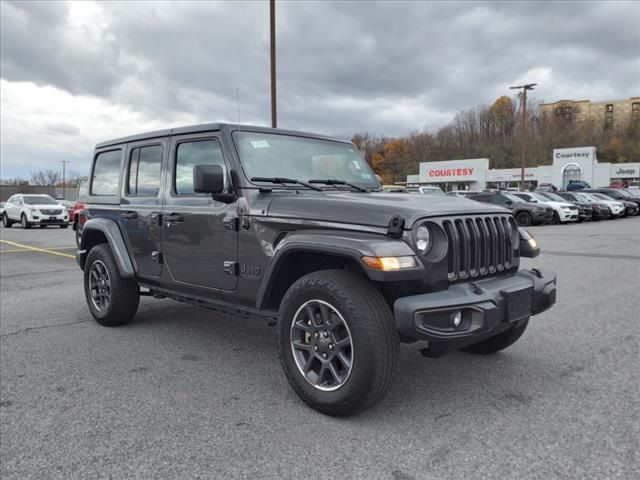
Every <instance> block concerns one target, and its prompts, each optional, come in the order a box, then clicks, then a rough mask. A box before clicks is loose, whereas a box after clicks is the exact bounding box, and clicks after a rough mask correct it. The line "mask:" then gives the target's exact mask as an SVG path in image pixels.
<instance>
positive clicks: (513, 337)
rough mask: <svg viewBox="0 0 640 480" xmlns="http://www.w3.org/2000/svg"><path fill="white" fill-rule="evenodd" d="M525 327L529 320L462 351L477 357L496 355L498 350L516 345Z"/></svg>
mask: <svg viewBox="0 0 640 480" xmlns="http://www.w3.org/2000/svg"><path fill="white" fill-rule="evenodd" d="M527 325H529V319H527V320H525V321H524V322H522V323H520V324H517V325H515V326H513V327H511V328H510V329H509V330H506V331H504V332H502V333H499V334H498V335H496V336H495V337H490V338H487V339H486V340H483V341H481V342H478V343H474V344H473V345H469V346H468V347H465V348H463V349H462V350H463V351H465V352H468V353H475V354H478V355H491V354H492V353H497V352H499V351H500V350H504V349H505V348H507V347H510V346H511V345H513V344H514V343H516V342H517V341H518V339H519V338H520V337H521V336H522V334H523V333H524V331H525V330H526V329H527Z"/></svg>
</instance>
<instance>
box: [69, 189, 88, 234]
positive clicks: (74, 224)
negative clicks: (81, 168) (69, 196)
mask: <svg viewBox="0 0 640 480" xmlns="http://www.w3.org/2000/svg"><path fill="white" fill-rule="evenodd" d="M87 188H88V183H87V177H84V178H81V179H79V181H78V194H77V195H76V203H75V204H74V205H73V212H71V211H69V220H70V222H71V228H73V230H74V231H75V232H76V243H77V244H78V246H80V235H81V234H82V224H83V223H84V221H85V219H86V217H85V216H84V215H80V213H82V212H83V211H84V208H85V199H86V198H87V193H88V190H87Z"/></svg>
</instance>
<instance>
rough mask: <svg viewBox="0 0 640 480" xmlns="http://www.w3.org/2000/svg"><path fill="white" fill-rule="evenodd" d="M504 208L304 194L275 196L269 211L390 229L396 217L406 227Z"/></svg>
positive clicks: (402, 196) (395, 196)
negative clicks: (433, 219)
mask: <svg viewBox="0 0 640 480" xmlns="http://www.w3.org/2000/svg"><path fill="white" fill-rule="evenodd" d="M508 212H509V211H508V210H507V209H505V208H501V207H496V206H494V205H489V204H486V203H480V202H476V201H473V200H468V199H466V198H463V197H458V196H450V195H446V196H441V197H435V196H430V195H417V194H416V195H413V194H407V193H383V192H372V193H352V192H345V191H340V192H338V191H336V192H333V191H332V192H322V193H320V192H318V193H315V192H306V191H305V192H304V193H300V194H295V193H286V194H280V193H278V194H274V197H273V200H271V202H270V204H269V207H268V209H267V215H268V216H270V217H283V218H296V219H305V220H311V221H325V222H334V223H348V224H356V225H369V226H376V227H385V228H386V227H387V226H389V221H390V220H391V218H392V217H393V216H394V215H400V216H401V217H404V219H405V222H406V223H405V228H411V226H412V225H413V223H414V222H415V221H416V220H419V219H421V218H424V217H433V216H442V215H470V214H496V213H508Z"/></svg>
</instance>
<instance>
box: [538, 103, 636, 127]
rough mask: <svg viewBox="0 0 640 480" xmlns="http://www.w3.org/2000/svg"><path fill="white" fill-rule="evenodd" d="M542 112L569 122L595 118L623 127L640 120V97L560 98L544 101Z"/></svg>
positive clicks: (599, 121) (596, 120)
mask: <svg viewBox="0 0 640 480" xmlns="http://www.w3.org/2000/svg"><path fill="white" fill-rule="evenodd" d="M539 108H540V113H541V114H542V115H545V116H553V117H555V118H558V119H563V120H565V121H567V122H577V123H580V122H584V121H585V120H594V121H595V122H597V123H601V124H602V125H604V126H606V127H621V126H624V125H627V124H629V123H630V122H632V121H640V97H631V98H627V99H623V100H603V101H599V102H592V101H591V100H558V101H557V102H553V103H542V104H540V106H539Z"/></svg>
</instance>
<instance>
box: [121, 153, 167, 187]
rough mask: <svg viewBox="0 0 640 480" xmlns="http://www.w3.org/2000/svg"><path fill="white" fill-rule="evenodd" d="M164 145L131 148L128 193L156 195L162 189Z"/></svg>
mask: <svg viewBox="0 0 640 480" xmlns="http://www.w3.org/2000/svg"><path fill="white" fill-rule="evenodd" d="M161 166H162V145H153V146H150V147H139V148H134V149H133V150H131V159H130V161H129V175H128V176H127V178H128V182H127V195H130V196H138V197H155V196H156V195H158V192H159V191H160V168H161Z"/></svg>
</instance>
